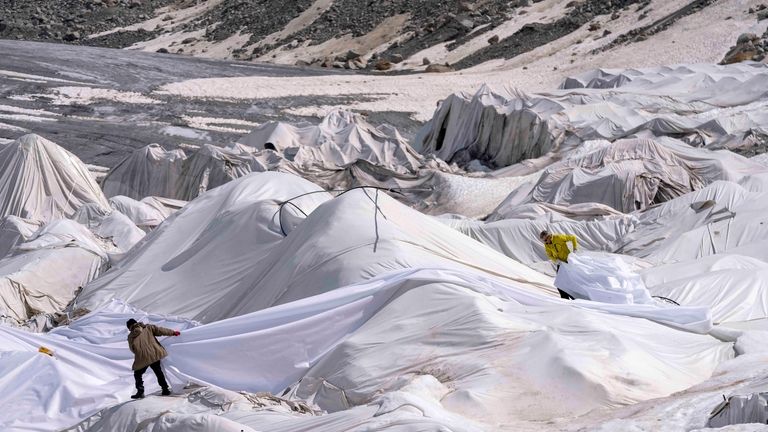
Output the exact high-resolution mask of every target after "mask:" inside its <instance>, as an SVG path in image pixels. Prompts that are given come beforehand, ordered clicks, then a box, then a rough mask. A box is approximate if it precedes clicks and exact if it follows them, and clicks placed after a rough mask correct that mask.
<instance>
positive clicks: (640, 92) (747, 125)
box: [414, 64, 768, 167]
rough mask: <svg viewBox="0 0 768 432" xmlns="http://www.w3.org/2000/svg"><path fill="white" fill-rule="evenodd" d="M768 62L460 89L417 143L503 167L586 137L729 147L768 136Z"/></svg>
mask: <svg viewBox="0 0 768 432" xmlns="http://www.w3.org/2000/svg"><path fill="white" fill-rule="evenodd" d="M766 83H768V68H767V67H766V66H765V65H761V64H735V65H728V66H716V65H710V64H697V65H680V66H670V67H667V66H660V67H655V68H648V69H627V70H605V69H599V70H596V71H593V72H588V73H586V74H584V75H583V76H579V77H572V78H568V79H566V81H565V83H564V85H563V87H562V90H558V91H552V92H542V93H539V94H531V95H527V94H524V93H522V92H521V91H519V90H510V89H490V88H488V87H485V86H483V87H481V88H480V89H479V90H478V91H477V93H476V94H475V95H474V96H471V95H468V94H465V93H456V94H454V95H452V96H449V97H448V98H447V99H445V100H444V101H442V103H441V104H440V105H439V106H438V107H437V109H436V110H435V114H434V116H433V117H432V119H431V120H430V121H429V122H428V123H427V124H426V125H425V126H424V127H423V128H422V130H421V131H420V132H419V134H418V136H417V138H416V144H415V145H414V146H415V148H416V149H417V150H419V151H420V152H422V153H424V154H428V153H435V154H437V155H438V157H440V158H442V159H444V160H446V161H449V162H451V161H455V162H459V163H462V164H466V163H467V162H469V161H471V160H473V159H480V160H482V161H484V162H486V163H488V164H489V165H491V166H493V167H504V166H508V165H512V164H514V163H517V162H519V161H521V160H523V159H530V158H536V157H539V156H542V155H545V154H546V153H547V152H550V151H553V150H557V149H559V148H571V147H573V146H577V145H579V144H581V143H583V142H584V141H587V140H596V139H605V140H609V141H615V140H617V139H621V138H626V137H629V136H633V135H634V136H642V137H654V136H655V137H661V136H670V137H680V138H682V139H684V140H685V141H686V142H689V143H692V144H694V145H705V146H708V147H710V148H730V147H739V146H745V147H749V146H751V145H753V143H754V140H749V139H745V138H746V137H749V136H754V137H755V138H757V142H759V141H760V139H764V138H765V137H766V136H767V135H768V130H766V127H765V125H766V124H768V115H766V113H765V110H764V109H763V104H762V103H761V98H763V97H764V91H763V89H764V88H765V85H766Z"/></svg>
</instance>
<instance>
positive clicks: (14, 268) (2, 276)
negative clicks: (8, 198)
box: [0, 220, 107, 322]
mask: <svg viewBox="0 0 768 432" xmlns="http://www.w3.org/2000/svg"><path fill="white" fill-rule="evenodd" d="M106 249H107V248H106V246H105V245H104V244H103V243H102V242H101V241H100V240H99V239H97V238H96V237H94V236H93V234H91V232H89V231H88V230H87V229H86V228H85V227H84V226H82V225H80V224H78V223H77V222H74V221H70V220H58V221H54V222H52V223H50V224H48V225H47V226H46V227H45V228H42V229H40V230H39V231H38V232H37V233H36V234H35V235H34V236H33V237H32V238H31V239H30V241H28V242H26V243H22V244H20V245H19V246H17V248H16V251H15V252H14V255H12V256H8V257H6V258H4V259H2V260H0V315H2V316H4V317H8V318H11V319H13V320H16V321H17V322H21V321H24V320H26V319H28V318H31V317H32V316H33V315H35V314H38V313H53V312H59V311H61V310H63V309H64V307H65V306H67V304H68V303H69V302H70V301H71V300H72V299H73V298H74V297H75V294H76V293H77V292H78V289H79V288H80V287H82V286H85V284H86V283H88V282H90V281H91V280H92V279H93V278H95V277H96V276H98V274H99V273H100V272H101V270H102V266H103V265H104V264H105V263H106V261H107V255H106V254H107V252H106Z"/></svg>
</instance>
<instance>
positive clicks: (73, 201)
mask: <svg viewBox="0 0 768 432" xmlns="http://www.w3.org/2000/svg"><path fill="white" fill-rule="evenodd" d="M86 203H94V204H96V205H98V206H100V207H102V208H105V209H106V208H109V203H107V199H106V198H105V197H104V194H103V193H102V192H101V189H100V188H99V186H98V185H97V184H96V181H95V180H94V179H93V177H91V174H90V173H89V172H88V168H86V166H85V164H83V163H82V162H81V161H80V159H78V158H77V157H76V156H75V155H73V154H72V153H70V152H68V151H66V150H64V149H63V148H61V147H59V146H58V145H56V144H55V143H53V142H51V141H48V140H47V139H45V138H43V137H40V136H37V135H33V134H30V135H24V136H22V137H21V138H19V139H17V140H16V141H13V142H12V143H10V144H7V145H4V146H2V147H0V216H8V215H14V216H18V217H21V218H24V219H31V220H36V221H44V222H47V221H51V220H54V219H59V218H65V217H69V216H72V215H73V214H74V213H75V211H76V210H77V209H78V208H79V207H80V206H82V205H83V204H86Z"/></svg>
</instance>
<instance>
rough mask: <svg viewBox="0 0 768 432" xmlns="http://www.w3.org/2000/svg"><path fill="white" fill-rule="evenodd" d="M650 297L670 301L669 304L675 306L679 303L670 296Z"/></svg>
mask: <svg viewBox="0 0 768 432" xmlns="http://www.w3.org/2000/svg"><path fill="white" fill-rule="evenodd" d="M652 297H653V298H655V299H659V300H661V301H663V302H667V303H671V304H673V305H675V306H680V303H678V302H676V301H674V300H672V299H671V298H667V297H662V296H652Z"/></svg>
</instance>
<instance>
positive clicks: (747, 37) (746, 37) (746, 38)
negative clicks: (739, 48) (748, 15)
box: [736, 33, 758, 44]
mask: <svg viewBox="0 0 768 432" xmlns="http://www.w3.org/2000/svg"><path fill="white" fill-rule="evenodd" d="M757 39H758V37H757V35H756V34H754V33H742V34H741V35H739V38H738V39H737V40H736V43H737V44H744V43H747V42H752V41H755V40H757Z"/></svg>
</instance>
